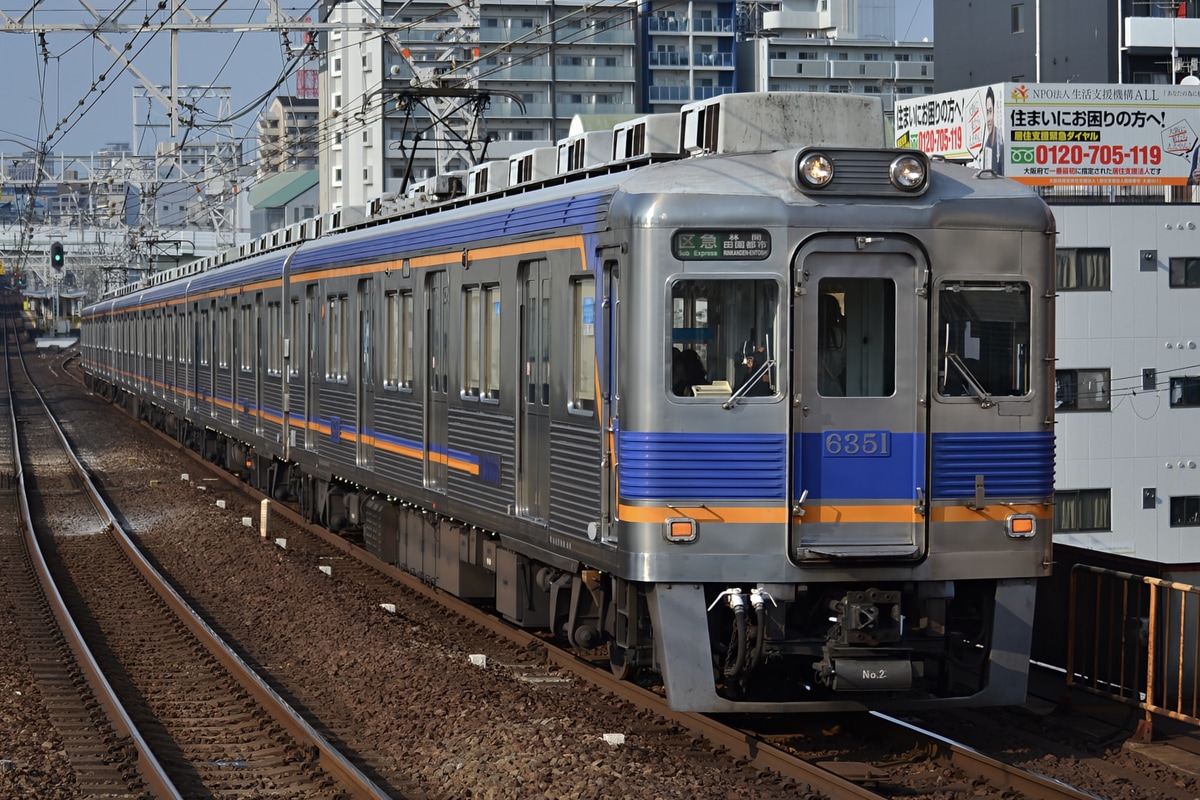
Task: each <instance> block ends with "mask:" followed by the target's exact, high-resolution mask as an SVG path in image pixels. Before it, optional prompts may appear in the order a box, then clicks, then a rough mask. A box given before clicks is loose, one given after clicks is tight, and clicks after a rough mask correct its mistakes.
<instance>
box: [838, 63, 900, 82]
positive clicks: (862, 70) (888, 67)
mask: <svg viewBox="0 0 1200 800" xmlns="http://www.w3.org/2000/svg"><path fill="white" fill-rule="evenodd" d="M829 75H830V77H832V78H840V79H846V80H879V79H881V78H891V77H892V62H890V61H830V62H829Z"/></svg>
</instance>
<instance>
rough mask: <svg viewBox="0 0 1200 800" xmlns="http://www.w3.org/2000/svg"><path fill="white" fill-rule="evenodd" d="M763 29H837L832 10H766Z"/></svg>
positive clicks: (788, 31)
mask: <svg viewBox="0 0 1200 800" xmlns="http://www.w3.org/2000/svg"><path fill="white" fill-rule="evenodd" d="M762 24H763V29H764V30H768V31H787V34H785V35H792V34H794V32H795V31H833V32H835V33H836V31H837V23H835V22H834V21H833V13H832V12H830V11H764V12H763V20H762Z"/></svg>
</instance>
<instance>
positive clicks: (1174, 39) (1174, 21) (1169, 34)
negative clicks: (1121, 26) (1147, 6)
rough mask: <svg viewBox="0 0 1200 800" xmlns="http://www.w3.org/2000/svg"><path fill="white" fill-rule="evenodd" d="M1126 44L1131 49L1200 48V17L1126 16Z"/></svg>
mask: <svg viewBox="0 0 1200 800" xmlns="http://www.w3.org/2000/svg"><path fill="white" fill-rule="evenodd" d="M1125 46H1126V47H1127V48H1128V49H1130V50H1167V51H1169V50H1170V49H1171V48H1172V47H1174V48H1176V49H1179V50H1190V49H1192V48H1200V19H1188V18H1177V17H1168V18H1163V17H1126V18H1125Z"/></svg>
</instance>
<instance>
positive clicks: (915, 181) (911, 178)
mask: <svg viewBox="0 0 1200 800" xmlns="http://www.w3.org/2000/svg"><path fill="white" fill-rule="evenodd" d="M888 175H889V177H891V179H892V185H893V186H895V187H896V188H897V189H899V190H900V191H903V192H911V191H914V190H916V189H920V188H921V187H922V186H923V185H924V184H925V162H924V161H922V160H921V159H919V158H917V157H916V156H909V155H904V156H899V157H897V158H896V159H895V160H894V161H893V162H892V166H891V167H890V168H889V169H888Z"/></svg>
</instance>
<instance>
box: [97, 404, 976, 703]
mask: <svg viewBox="0 0 1200 800" xmlns="http://www.w3.org/2000/svg"><path fill="white" fill-rule="evenodd" d="M101 393H102V394H104V393H108V394H111V395H112V396H111V398H110V399H113V400H114V401H115V402H117V403H118V404H119V405H122V406H123V407H124V408H125V409H126V410H127V411H128V412H129V413H130V414H132V415H133V416H135V417H137V418H139V419H142V420H144V421H146V422H147V423H149V424H151V425H153V426H154V427H156V428H158V429H160V430H163V431H164V432H166V433H168V434H169V435H171V436H172V437H173V438H174V439H176V440H177V441H179V442H180V443H181V444H183V445H184V446H186V447H188V448H189V449H191V450H194V451H196V452H197V453H199V454H201V455H202V456H203V457H204V458H205V459H206V460H207V461H209V462H211V463H213V464H214V465H216V466H218V467H221V468H222V469H224V470H226V471H228V472H230V473H233V474H234V475H236V476H237V477H238V478H239V479H241V480H242V481H244V482H246V483H248V484H249V485H251V486H252V487H254V488H255V489H257V490H259V491H260V492H263V493H264V494H266V495H268V496H270V497H272V498H274V499H275V500H278V501H281V502H287V503H290V504H294V505H296V506H297V507H298V508H299V510H300V512H301V513H302V515H303V516H304V518H305V519H307V520H309V521H310V522H313V523H317V524H320V525H322V526H324V527H326V528H327V529H329V530H330V531H333V532H335V533H338V534H341V535H343V536H346V537H348V538H353V539H356V540H359V541H361V543H362V544H363V546H364V547H365V548H366V549H367V550H368V551H370V552H371V553H372V554H373V555H375V556H376V557H378V558H380V559H382V560H384V561H386V562H388V563H390V564H393V565H395V566H398V567H400V568H402V569H404V570H406V571H408V572H410V573H412V574H414V575H416V576H417V577H419V578H421V579H422V580H424V581H425V582H427V583H428V584H430V585H433V586H436V587H438V588H440V589H442V590H444V591H447V592H450V593H451V594H454V595H455V596H458V597H460V598H462V599H465V600H468V601H472V602H475V603H478V604H480V605H486V606H491V607H493V608H494V609H495V611H496V612H497V613H499V614H500V615H502V616H503V617H505V618H506V619H507V620H509V621H510V622H512V623H513V624H516V625H518V626H521V627H523V628H530V629H543V630H546V631H549V632H552V633H553V635H554V636H555V637H556V638H558V639H560V640H561V641H563V642H566V643H567V644H569V645H570V646H572V647H574V648H576V649H577V650H579V651H582V652H596V653H603V652H604V651H605V650H606V651H607V654H608V660H609V664H610V667H611V669H612V671H613V672H614V674H616V675H618V676H620V677H622V678H626V679H640V680H643V681H646V682H650V683H654V682H658V681H659V680H661V681H663V682H665V683H667V684H668V692H669V693H672V692H674V693H678V692H684V693H688V694H695V695H696V696H697V699H695V700H694V701H692V702H694V703H695V704H696V705H697V706H705V705H708V704H710V702H712V701H711V700H707V699H702V698H706V697H709V696H710V695H711V696H713V697H717V698H720V702H721V703H722V704H727V705H728V706H729V708H730V709H736V708H738V707H740V706H742V705H745V706H747V708H748V709H750V708H753V709H760V708H762V707H763V706H764V705H774V704H781V703H782V704H791V703H795V704H811V703H826V702H833V703H836V702H838V701H839V699H842V698H847V697H858V698H866V700H864V702H870V698H871V697H875V698H878V697H884V696H886V697H891V698H895V699H902V698H914V699H915V698H922V699H926V700H930V699H935V698H966V697H970V696H971V695H974V694H976V693H979V692H981V691H983V690H984V689H985V688H986V687H987V685H988V680H989V674H988V667H989V663H990V652H991V648H992V641H991V632H992V624H993V620H994V618H995V613H996V608H995V597H996V591H997V582H995V581H986V580H985V581H958V582H936V583H933V582H926V583H898V584H886V585H884V584H881V585H862V584H857V583H856V584H849V583H846V584H839V583H820V582H811V583H809V584H806V585H795V584H767V585H756V586H754V585H743V586H725V585H719V584H707V585H702V586H694V587H691V591H688V592H686V594H687V595H688V599H687V601H686V603H685V605H687V606H690V608H688V609H687V610H686V611H682V612H681V611H680V610H679V609H678V606H679V605H680V603H679V600H678V599H677V598H678V596H679V593H680V592H681V587H677V586H669V585H663V586H656V585H653V584H642V583H636V582H631V581H626V580H624V579H622V578H619V577H617V576H614V575H609V574H605V573H603V572H601V571H598V570H593V569H587V568H574V569H572V568H568V567H566V566H563V565H553V564H548V563H543V562H541V561H539V560H537V559H536V558H535V557H532V556H530V555H528V554H525V553H522V552H521V549H520V543H519V542H517V541H515V540H512V539H509V538H508V537H505V536H504V535H502V534H498V533H495V532H490V531H487V530H484V529H482V528H479V527H476V526H473V525H471V524H469V523H466V522H464V521H461V520H457V519H454V518H451V517H448V516H445V515H442V514H439V513H436V512H433V511H431V510H429V509H425V508H421V507H420V506H418V505H416V504H410V503H402V502H397V501H395V500H392V499H389V498H386V497H383V496H380V495H378V494H376V493H373V492H370V491H367V490H365V489H363V488H362V487H357V486H354V485H352V484H350V483H346V482H343V481H339V480H338V479H336V478H335V477H333V476H330V475H319V474H314V472H313V471H310V470H306V469H305V468H303V467H302V466H301V465H299V464H297V463H295V462H285V461H282V460H280V459H278V458H273V457H263V456H260V455H259V454H258V453H257V452H256V451H255V450H254V448H253V447H252V446H250V445H248V444H246V443H243V442H241V441H239V440H236V439H234V438H231V437H228V436H226V435H224V434H223V433H221V432H219V431H216V430H215V429H213V428H209V427H205V426H198V425H195V424H192V423H191V422H189V421H188V420H186V419H184V418H182V417H180V416H178V415H177V414H175V413H173V412H172V411H170V410H168V409H165V408H163V407H161V406H157V405H154V404H147V403H145V402H143V401H139V400H138V399H137V398H136V397H134V396H132V395H129V394H126V393H123V392H118V393H116V394H112V393H111V392H101ZM672 609H674V610H672ZM684 620H687V621H686V622H684ZM688 626H690V629H691V630H693V631H694V630H696V629H697V628H701V627H703V628H706V630H707V637H706V639H707V641H706V642H704V643H703V644H702V645H694V644H692V645H690V646H692V647H694V648H696V649H695V652H694V653H693V654H692V655H694V659H692V657H691V656H689V655H688V654H681V653H678V652H675V651H674V645H673V644H672V642H671V637H670V636H665V635H661V634H662V633H665V632H666V631H668V630H670V629H671V628H673V627H684V628H687V627H688ZM656 634H660V635H656ZM698 638H699V637H695V636H691V637H690V639H691V640H693V642H694V641H695V640H697V639H698ZM681 660H684V661H688V660H695V661H696V662H697V666H699V665H700V664H704V663H706V664H707V666H704V667H700V668H699V669H698V670H693V671H692V672H690V673H688V674H687V675H686V677H684V678H679V677H678V675H679V668H678V666H677V662H680V661H681ZM673 672H674V673H675V682H676V683H678V684H680V686H682V687H683V688H682V689H680V688H679V687H671V686H670V684H671V683H672V677H673V676H672V673H673ZM705 676H706V677H705ZM705 680H707V682H708V685H707V686H704V685H702V684H703V683H704V682H705ZM693 684H701V685H698V686H693ZM678 699H679V698H678V697H677V696H673V697H672V703H673V705H675V704H676V700H678ZM682 702H684V703H686V702H687V701H682Z"/></svg>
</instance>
